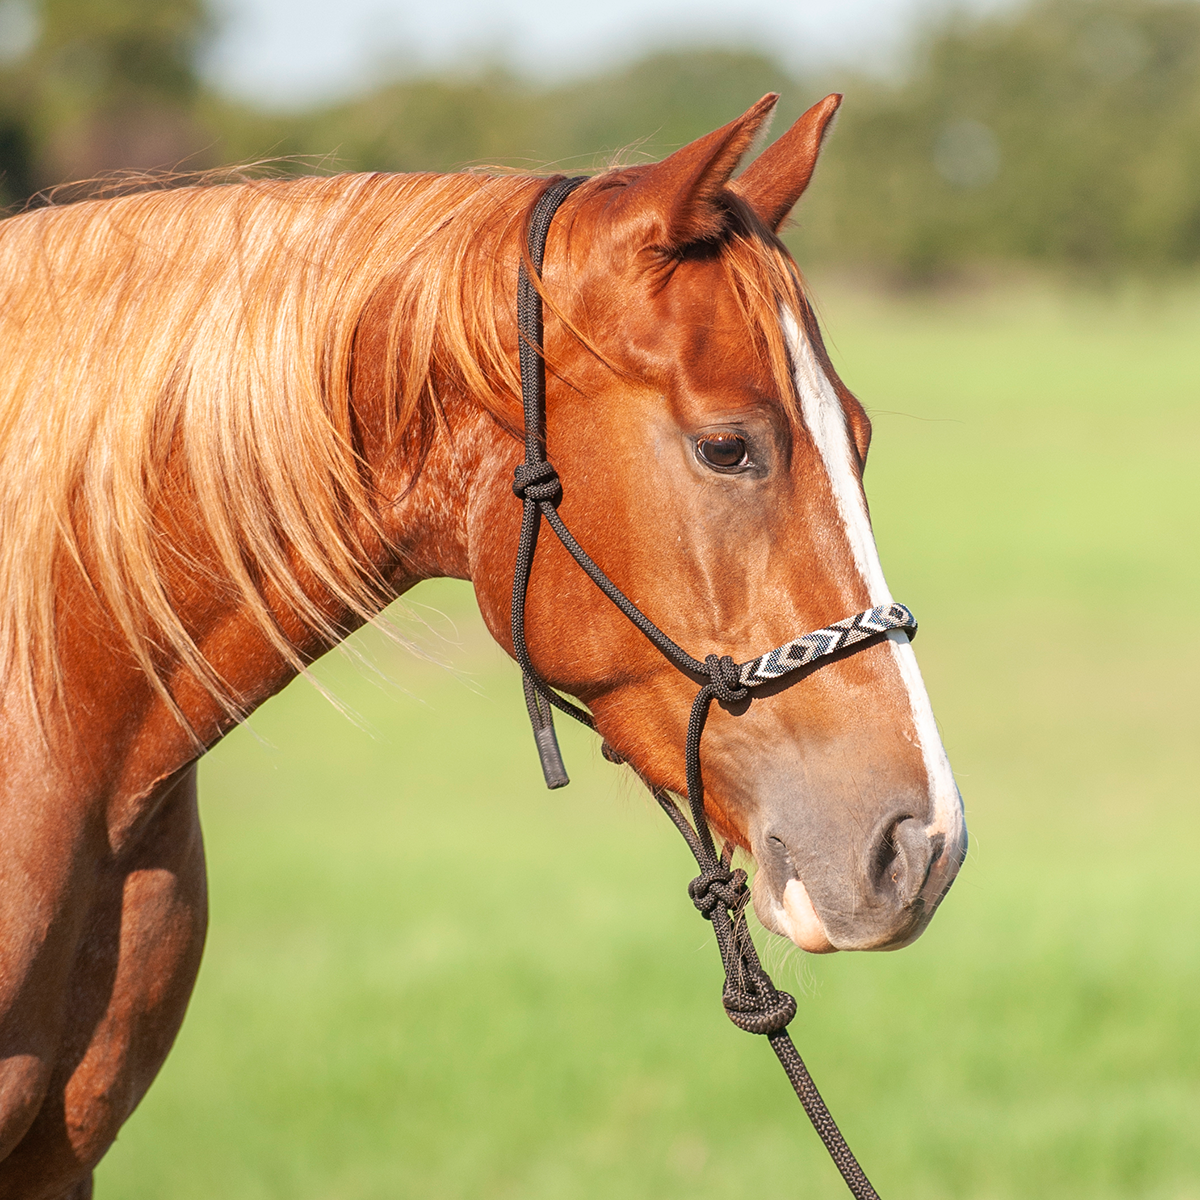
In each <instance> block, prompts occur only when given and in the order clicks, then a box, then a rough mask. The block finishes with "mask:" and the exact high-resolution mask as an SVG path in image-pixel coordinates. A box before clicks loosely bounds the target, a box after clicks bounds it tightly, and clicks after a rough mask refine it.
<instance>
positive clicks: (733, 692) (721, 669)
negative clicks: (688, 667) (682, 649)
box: [704, 654, 750, 704]
mask: <svg viewBox="0 0 1200 1200" xmlns="http://www.w3.org/2000/svg"><path fill="white" fill-rule="evenodd" d="M704 666H705V669H706V670H707V671H708V678H709V680H710V682H711V684H712V690H713V692H714V694H715V695H716V697H717V699H718V700H720V701H721V703H722V704H736V703H737V702H738V701H739V700H745V698H746V697H747V696H748V695H749V694H750V691H749V689H748V688H746V687H743V686H742V681H741V678H740V672H739V670H738V665H737V663H735V662H734V661H733V659H732V658H730V657H729V655H728V654H723V655H721V657H720V658H718V657H717V656H716V655H715V654H709V655H707V656H706V657H705V659H704Z"/></svg>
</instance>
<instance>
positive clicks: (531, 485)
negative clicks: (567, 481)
mask: <svg viewBox="0 0 1200 1200" xmlns="http://www.w3.org/2000/svg"><path fill="white" fill-rule="evenodd" d="M513 492H514V494H515V495H516V496H517V497H518V498H519V499H521V500H536V501H538V502H539V503H540V502H541V501H543V500H549V501H550V503H551V504H557V503H558V502H559V501H560V500H561V499H562V483H561V482H560V481H559V478H558V472H557V471H556V470H555V469H554V468H553V467H552V466H551V465H550V463H548V462H546V461H545V460H544V459H543V460H542V461H541V462H534V463H518V464H517V467H516V468H515V470H514V471H513Z"/></svg>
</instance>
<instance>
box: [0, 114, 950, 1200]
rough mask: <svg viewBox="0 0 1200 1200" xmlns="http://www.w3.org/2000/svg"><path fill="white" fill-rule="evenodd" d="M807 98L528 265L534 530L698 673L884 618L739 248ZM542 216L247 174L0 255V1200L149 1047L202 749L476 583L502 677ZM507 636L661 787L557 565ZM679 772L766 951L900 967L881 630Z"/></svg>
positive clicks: (807, 374)
mask: <svg viewBox="0 0 1200 1200" xmlns="http://www.w3.org/2000/svg"><path fill="white" fill-rule="evenodd" d="M839 99H840V98H839V97H837V96H831V97H829V98H827V99H826V100H824V101H822V102H821V103H820V104H818V105H816V106H815V107H814V108H812V109H811V110H810V111H809V112H807V113H806V114H805V115H804V116H803V117H801V118H800V120H799V121H798V122H797V123H796V124H795V125H794V126H793V127H792V129H791V130H790V131H789V132H788V133H786V134H785V135H784V136H783V137H782V138H780V139H779V140H778V141H777V142H775V143H774V144H773V145H772V146H771V147H770V148H769V149H767V150H766V151H765V152H764V153H763V154H762V155H761V156H760V157H759V158H758V159H757V160H755V161H754V162H753V163H752V164H751V166H750V167H749V168H748V169H747V170H746V171H745V172H744V173H743V174H742V175H741V176H740V177H739V178H737V179H736V180H734V179H733V172H734V170H735V168H736V167H737V165H738V163H739V160H740V159H741V158H742V156H743V155H744V154H745V152H746V151H747V149H748V147H749V146H750V144H751V142H752V141H753V140H754V138H755V136H756V135H757V134H758V133H759V132H760V131H761V130H762V129H763V128H764V126H765V123H766V121H767V119H768V117H769V115H770V112H771V109H772V107H773V105H774V102H775V97H774V96H767V97H765V98H764V99H763V100H762V101H760V102H759V103H758V104H756V105H755V106H754V107H753V108H751V109H750V110H749V112H747V113H746V114H744V115H743V116H742V117H740V118H738V119H737V120H736V121H733V122H732V123H731V124H729V125H727V126H725V127H724V128H723V129H719V130H717V131H715V132H714V133H711V134H709V135H707V136H706V137H703V138H701V139H699V140H698V141H696V142H694V143H692V144H691V145H689V146H686V147H684V148H683V149H681V150H679V151H678V152H677V153H675V154H673V155H671V156H670V157H669V158H667V159H665V160H664V161H662V162H660V163H655V164H649V165H642V166H636V167H631V168H621V169H614V170H611V171H608V172H606V173H603V174H600V175H597V176H596V177H595V178H593V179H591V180H589V181H587V182H586V183H584V184H583V185H582V186H580V187H579V188H577V189H576V190H575V191H574V192H573V193H572V194H571V195H570V196H569V197H568V198H567V200H566V202H565V203H564V204H563V207H562V209H561V210H560V212H559V215H558V216H557V217H556V218H555V221H554V224H553V226H552V228H551V231H550V237H549V242H548V245H547V249H546V260H545V261H546V265H545V270H544V273H543V281H542V283H541V285H540V289H541V290H542V292H543V294H544V297H545V306H546V324H545V351H544V352H545V358H546V362H547V374H548V390H547V417H546V426H547V429H546V436H547V442H548V446H549V453H550V457H551V458H552V460H553V462H554V464H555V466H556V467H557V468H558V470H559V472H560V474H561V476H562V479H563V481H564V485H565V492H566V499H565V500H564V501H563V505H562V511H563V516H564V519H565V520H566V521H567V523H568V524H569V526H570V528H571V529H572V530H573V531H574V533H575V534H576V536H577V537H578V538H579V540H580V542H581V543H582V544H583V545H584V546H586V547H587V548H588V550H589V551H590V553H591V554H592V555H593V556H594V558H595V559H596V560H597V561H598V562H599V563H600V565H601V566H602V567H603V568H604V569H605V570H606V571H607V572H608V574H609V575H610V576H611V577H612V579H613V580H614V581H615V582H616V583H617V585H618V586H619V587H620V588H621V589H622V590H623V591H624V592H625V593H626V595H628V596H629V597H630V598H631V599H632V600H633V601H634V602H635V603H636V604H637V605H638V606H639V607H640V608H641V609H642V610H643V611H644V612H646V613H647V614H648V615H649V616H650V617H651V618H652V619H653V620H654V621H656V622H657V623H658V624H659V625H660V626H661V627H662V628H664V629H666V630H667V631H668V632H669V633H670V634H671V636H672V637H673V638H675V639H676V640H677V641H679V642H680V644H682V645H686V646H687V647H688V648H689V650H691V651H692V652H693V653H699V654H700V655H701V656H703V655H704V654H707V653H710V652H711V653H716V654H721V655H724V654H732V655H733V656H734V657H740V658H746V657H748V656H749V655H751V654H756V653H759V652H761V651H762V650H763V648H764V647H769V646H776V645H779V644H781V643H783V642H785V641H787V640H788V639H789V638H792V637H795V636H796V635H797V634H798V633H801V632H804V631H805V630H809V629H814V628H817V627H820V626H823V625H826V624H828V623H830V622H832V621H835V620H839V619H841V618H843V617H845V616H847V615H848V614H851V613H856V612H859V611H861V610H864V609H866V608H869V607H871V606H873V605H878V604H883V603H886V602H887V601H888V600H889V597H888V594H887V588H886V584H885V583H884V579H883V575H882V572H881V570H880V566H879V559H878V556H877V554H876V550H875V545H874V541H873V538H872V534H871V528H870V524H869V520H868V516H867V509H866V504H865V500H864V496H863V491H862V485H861V476H862V470H863V465H864V462H865V460H866V455H867V445H868V442H869V439H870V424H869V422H868V420H867V417H866V415H865V413H864V411H863V409H862V408H861V407H860V405H859V404H858V403H857V401H856V400H855V399H854V397H853V396H852V395H851V394H850V393H849V392H848V391H847V390H846V388H845V387H844V386H843V385H842V384H841V382H840V381H839V380H838V378H837V375H836V374H835V372H834V370H833V368H832V366H831V365H830V362H829V359H828V357H827V355H826V353H825V350H824V348H823V346H822V343H821V338H820V335H819V332H818V330H817V326H816V323H815V320H814V318H813V315H812V311H811V309H810V308H809V306H808V303H807V302H806V300H805V296H804V293H803V291H802V288H801V285H800V282H799V275H798V272H797V270H796V267H795V265H794V264H793V262H792V261H791V259H790V257H789V256H788V254H787V252H786V251H785V249H784V248H783V245H782V243H781V242H780V241H779V240H778V237H777V231H778V229H779V227H780V225H781V224H782V222H783V221H784V220H785V219H786V218H787V216H788V214H789V212H790V211H791V209H792V206H793V205H794V204H795V203H796V201H797V200H798V199H799V197H800V195H801V193H802V192H803V191H804V189H805V187H806V186H807V184H808V181H809V178H810V176H811V175H812V171H813V167H814V164H815V162H816V157H817V152H818V149H819V147H820V144H821V140H822V137H823V135H824V132H825V129H826V126H827V125H828V122H829V120H830V118H831V117H832V116H833V113H834V111H835V110H836V108H837V105H838V101H839ZM547 185H548V181H547V180H546V179H544V178H535V177H530V176H510V175H501V176H496V175H487V174H459V175H443V176H439V175H383V174H374V175H346V176H338V177H334V178H306V179H290V180H270V181H241V182H237V183H232V184H226V185H222V186H216V185H208V186H206V185H197V186H193V187H183V188H178V189H175V190H166V191H157V192H144V193H140V194H134V195H126V196H122V197H119V198H116V199H108V200H93V201H87V202H82V203H78V204H73V205H65V206H62V207H49V208H43V209H39V210H36V211H32V212H27V213H24V214H22V215H19V216H16V217H13V218H11V219H9V220H7V221H5V222H4V223H3V224H2V225H0V289H2V295H0V320H2V321H3V323H4V330H3V332H4V336H3V346H4V356H3V363H2V365H0V381H2V382H0V396H2V399H0V444H2V446H3V462H4V470H3V472H2V475H0V527H2V528H0V576H2V580H0V612H2V614H3V615H2V618H0V686H2V692H0V695H2V704H3V721H2V723H0V763H2V764H3V775H2V778H0V805H2V807H0V913H2V914H3V924H2V934H0V953H2V955H3V959H2V961H3V971H2V973H0V1200H15V1198H18V1197H19V1198H20V1200H57V1198H60V1197H73V1198H80V1197H86V1196H88V1195H90V1194H91V1172H92V1168H93V1167H94V1165H95V1164H96V1162H97V1161H98V1160H99V1159H100V1157H101V1156H102V1155H103V1153H104V1152H105V1150H106V1149H107V1147H108V1146H109V1145H110V1144H111V1142H112V1140H113V1138H114V1137H115V1136H116V1133H117V1130H118V1128H119V1127H120V1125H121V1123H122V1122H123V1121H124V1120H125V1119H126V1118H127V1117H128V1116H129V1114H130V1113H131V1112H132V1111H133V1109H134V1107H135V1106H136V1105H137V1103H138V1101H139V1100H140V1099H141V1097H142V1095H143V1094H144V1092H145V1091H146V1089H147V1088H148V1087H149V1085H150V1083H151V1081H152V1080H153V1078H154V1076H155V1073H156V1072H157V1071H158V1069H159V1067H160V1066H161V1064H162V1062H163V1060H164V1058H165V1056H166V1054H167V1052H168V1050H169V1049H170V1046H171V1043H172V1040H173V1039H174V1037H175V1034H176V1032H177V1030H178V1029H179V1025H180V1022H181V1021H182V1019H183V1014H184V1010H185V1008H186V1006H187V1002H188V997H189V995H190V993H191V990H192V985H193V981H194V979H195V975H196V971H197V967H198V965H199V962H200V954H201V948H202V944H203V941H204V931H205V921H206V898H205V869H204V855H203V847H202V843H201V836H200V826H199V823H198V819H197V810H196V762H197V759H198V758H199V757H200V755H201V754H202V753H203V751H204V750H205V748H206V747H209V746H211V745H213V744H214V743H215V742H216V741H217V740H218V739H219V738H220V737H221V736H222V734H224V733H225V732H226V731H227V730H228V729H230V728H231V727H232V726H233V725H234V724H235V723H236V722H238V721H239V720H241V719H242V718H243V717H245V715H246V714H248V713H250V712H251V711H253V709H254V708H255V707H256V706H257V705H259V704H261V703H262V702H263V701H264V700H266V699H267V698H268V697H270V696H272V695H273V694H274V693H276V692H278V691H279V690H280V689H281V688H282V687H284V685H285V684H287V682H288V681H289V680H290V679H292V678H293V677H294V676H295V675H296V673H297V672H299V671H303V670H304V669H305V666H306V664H307V663H309V662H311V661H312V660H313V659H315V658H316V657H318V656H319V655H321V654H322V653H324V652H325V651H326V650H327V649H328V648H329V647H330V646H332V645H334V644H335V643H337V642H338V641H339V640H341V639H342V638H344V637H345V636H346V635H347V634H348V633H349V632H351V631H352V630H353V629H355V628H357V627H358V626H360V625H361V624H362V623H363V622H366V621H370V620H372V619H373V618H374V617H375V616H376V615H377V614H378V613H379V612H380V610H381V609H382V608H383V607H384V606H385V605H386V604H387V603H388V602H389V601H390V600H392V599H393V598H394V597H396V596H398V595H399V594H401V593H402V592H404V591H405V590H406V589H408V588H410V587H412V586H413V584H415V583H417V582H418V581H419V580H422V579H428V578H431V577H433V576H453V577H455V578H460V579H470V580H471V581H472V583H473V584H474V587H475V592H476V595H477V597H478V601H479V606H480V609H481V610H482V613H483V616H484V619H485V620H486V621H487V624H488V626H489V628H490V629H491V631H492V633H493V634H494V635H495V637H496V639H497V640H498V641H499V642H500V643H501V644H502V645H504V646H505V647H506V648H508V649H510V650H511V648H512V641H511V628H510V609H509V597H510V593H511V587H512V573H513V561H514V551H515V546H516V541H517V532H518V526H519V523H520V520H521V506H520V504H519V503H517V502H516V501H514V498H513V494H512V478H513V467H514V465H515V464H516V463H518V462H519V461H520V459H521V453H522V447H521V435H520V431H521V409H520V400H519V397H520V382H519V378H518V369H517V357H518V355H517V326H516V317H515V293H516V281H517V268H518V263H519V261H520V259H521V254H522V249H521V248H522V246H523V238H524V232H525V227H526V223H527V221H528V218H529V213H530V210H531V209H532V207H533V206H534V204H535V203H536V201H537V199H538V197H539V196H540V195H541V194H542V193H543V191H544V190H545V189H546V187H547ZM527 632H528V644H529V647H530V652H531V654H532V658H533V662H534V664H535V665H536V668H537V670H538V671H539V672H540V674H541V675H542V676H543V677H544V678H545V679H546V680H547V681H549V683H551V684H552V685H553V686H555V687H557V688H559V689H561V690H562V691H565V692H567V693H570V694H572V695H574V696H576V697H578V698H579V699H581V700H582V701H584V702H585V703H586V704H587V705H588V706H589V707H590V708H591V711H592V712H593V713H594V715H595V720H596V725H597V728H598V730H599V731H600V733H601V734H602V735H603V737H604V738H605V739H606V740H607V741H608V742H609V743H610V745H611V746H612V747H613V748H614V749H615V751H616V752H617V753H618V754H619V755H620V756H621V757H622V758H624V759H625V760H626V761H628V762H629V763H631V764H632V765H633V767H634V769H635V770H636V771H637V772H638V774H639V775H640V776H641V777H642V778H643V779H644V780H645V781H646V782H647V783H649V784H650V785H652V786H653V787H656V788H669V789H673V790H675V791H677V792H680V791H682V790H683V789H684V787H685V781H684V777H683V772H684V739H685V731H686V722H687V713H688V709H689V705H690V703H691V700H692V697H693V694H694V692H695V688H696V682H695V681H694V680H692V679H689V678H687V677H686V676H684V675H683V674H681V672H680V671H678V670H677V669H676V668H675V667H673V666H672V665H671V664H670V663H668V662H667V661H666V660H665V659H663V658H662V657H661V655H659V654H658V652H657V651H656V650H654V649H653V647H651V646H650V645H649V643H647V642H646V641H645V640H644V639H643V638H642V637H641V635H640V634H639V633H638V632H637V630H635V629H634V627H633V626H632V625H630V624H629V623H628V622H627V621H626V620H625V618H624V617H623V616H622V615H621V614H620V613H618V612H617V611H616V609H614V608H613V607H612V606H611V605H610V604H609V602H608V601H607V600H606V599H605V598H604V597H603V596H602V595H601V593H600V592H599V591H598V590H597V589H596V588H595V587H594V586H593V585H592V583H591V582H590V581H589V580H588V579H587V578H586V577H585V576H584V575H583V574H582V572H580V571H579V570H578V569H577V567H576V566H575V564H574V563H573V562H572V560H571V559H570V558H569V557H568V556H567V554H566V553H565V551H564V550H563V549H562V547H561V546H560V545H558V544H557V543H555V542H554V540H553V539H548V538H544V539H543V540H542V543H541V545H540V547H539V549H538V552H537V558H536V561H535V565H534V570H533V584H532V588H531V591H530V596H529V605H528V619H527ZM769 690H770V689H763V691H769ZM704 778H705V803H706V806H707V807H706V812H707V815H708V818H709V820H710V822H711V824H712V826H713V828H714V829H715V830H716V831H717V832H718V833H719V835H721V836H722V837H724V838H727V839H729V840H730V841H731V842H733V843H734V844H736V845H737V846H740V847H742V848H743V849H745V850H746V851H748V852H749V853H750V854H751V855H752V856H753V857H754V859H755V861H756V863H757V867H758V870H757V874H756V878H755V880H754V905H755V908H756V910H757V912H758V914H759V916H760V917H761V919H762V921H763V923H764V924H765V925H766V926H767V927H768V928H769V929H771V930H773V931H775V932H777V933H781V934H784V935H786V936H788V937H790V938H791V939H792V940H793V941H795V942H796V943H797V944H798V945H800V946H802V947H803V948H805V949H807V950H811V951H828V950H832V949H887V948H891V947H896V946H901V945H904V944H906V943H908V942H910V941H912V940H913V939H914V938H915V937H917V936H918V934H920V932H921V931H922V929H923V928H924V927H925V925H926V923H927V922H928V921H929V919H930V916H931V915H932V913H933V910H934V908H935V907H936V905H937V903H938V901H939V900H940V899H941V897H942V895H943V894H944V893H945V891H946V889H947V888H948V887H949V885H950V882H951V880H952V879H953V877H954V875H955V872H956V871H957V869H958V866H959V864H960V862H961V860H962V856H963V853H964V847H965V833H964V826H963V820H962V810H961V802H960V800H959V796H958V792H957V789H956V787H955V784H954V780H953V777H952V775H951V772H950V767H949V764H948V762H947V760H946V756H945V753H944V751H943V749H942V746H941V743H940V740H939V737H938V732H937V728H936V726H935V724H934V719H933V714H932V711H931V709H930V706H929V701H928V698H927V697H926V694H925V690H924V687H923V684H922V682H921V676H920V673H919V671H918V668H917V665H916V660H915V658H914V656H913V652H912V650H911V648H910V647H909V645H908V640H907V638H906V636H904V635H903V634H899V633H892V634H890V635H889V636H887V637H885V638H880V639H879V640H878V641H877V642H875V643H873V644H871V645H869V646H868V647H867V648H865V649H862V650H860V651H859V652H857V653H855V654H853V655H849V656H845V657H842V658H840V659H834V660H832V661H830V662H828V663H827V664H826V665H824V666H822V667H821V668H820V669H819V670H813V671H812V672H810V673H809V674H808V675H807V676H806V677H803V678H801V679H800V680H799V681H798V682H795V683H793V684H792V686H790V687H787V688H783V689H775V691H774V694H773V695H769V696H768V697H767V698H766V699H764V700H762V701H756V703H755V704H754V705H753V706H752V707H751V708H750V710H749V711H747V712H745V713H743V714H735V713H734V712H732V711H731V710H730V709H729V708H728V707H723V706H715V707H714V709H713V712H712V715H711V717H710V719H709V723H708V729H707V732H706V734H705V741H704Z"/></svg>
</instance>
